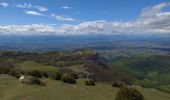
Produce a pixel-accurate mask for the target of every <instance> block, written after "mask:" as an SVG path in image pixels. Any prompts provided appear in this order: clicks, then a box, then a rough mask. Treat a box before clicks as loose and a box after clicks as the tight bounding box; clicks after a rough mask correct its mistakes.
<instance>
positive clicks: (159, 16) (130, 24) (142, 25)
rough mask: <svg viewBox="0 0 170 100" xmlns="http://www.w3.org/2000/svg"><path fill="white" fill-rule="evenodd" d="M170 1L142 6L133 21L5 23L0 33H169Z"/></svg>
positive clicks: (63, 19) (56, 16) (67, 18)
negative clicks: (47, 23) (59, 23)
mask: <svg viewBox="0 0 170 100" xmlns="http://www.w3.org/2000/svg"><path fill="white" fill-rule="evenodd" d="M169 6H170V3H160V4H158V5H155V6H152V7H147V8H144V9H143V10H142V11H141V14H140V15H139V16H138V18H137V19H134V20H133V21H126V22H121V21H105V20H98V21H88V22H82V23H80V24H77V25H71V24H63V25H61V26H57V25H45V24H33V25H6V26H0V33H1V34H3V33H4V34H11V33H17V34H33V33H37V34H57V35H88V34H169V35H170V11H164V10H163V9H164V8H165V7H169ZM27 13H28V14H32V15H42V14H40V13H36V12H34V11H29V12H27ZM51 17H53V18H55V19H56V20H62V21H75V19H74V18H69V17H64V16H59V15H55V14H51Z"/></svg>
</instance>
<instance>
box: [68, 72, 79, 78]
mask: <svg viewBox="0 0 170 100" xmlns="http://www.w3.org/2000/svg"><path fill="white" fill-rule="evenodd" d="M70 77H71V78H74V79H78V75H77V74H76V73H72V74H71V75H70Z"/></svg>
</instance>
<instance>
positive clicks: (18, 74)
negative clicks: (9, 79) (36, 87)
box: [8, 69, 20, 78]
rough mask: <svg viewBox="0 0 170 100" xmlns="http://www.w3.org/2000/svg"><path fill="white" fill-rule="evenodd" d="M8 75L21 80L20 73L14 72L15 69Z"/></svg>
mask: <svg viewBox="0 0 170 100" xmlns="http://www.w3.org/2000/svg"><path fill="white" fill-rule="evenodd" d="M8 74H9V75H11V76H14V77H16V78H19V77H20V73H19V71H17V70H14V69H12V70H10V71H9V73H8Z"/></svg>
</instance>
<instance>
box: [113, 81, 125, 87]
mask: <svg viewBox="0 0 170 100" xmlns="http://www.w3.org/2000/svg"><path fill="white" fill-rule="evenodd" d="M112 87H118V88H120V87H123V83H121V82H114V83H113V84H112Z"/></svg>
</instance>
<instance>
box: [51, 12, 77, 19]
mask: <svg viewBox="0 0 170 100" xmlns="http://www.w3.org/2000/svg"><path fill="white" fill-rule="evenodd" d="M51 17H52V18H55V19H56V20H59V21H75V20H76V19H74V18H71V17H65V16H61V15H55V14H51Z"/></svg>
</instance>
